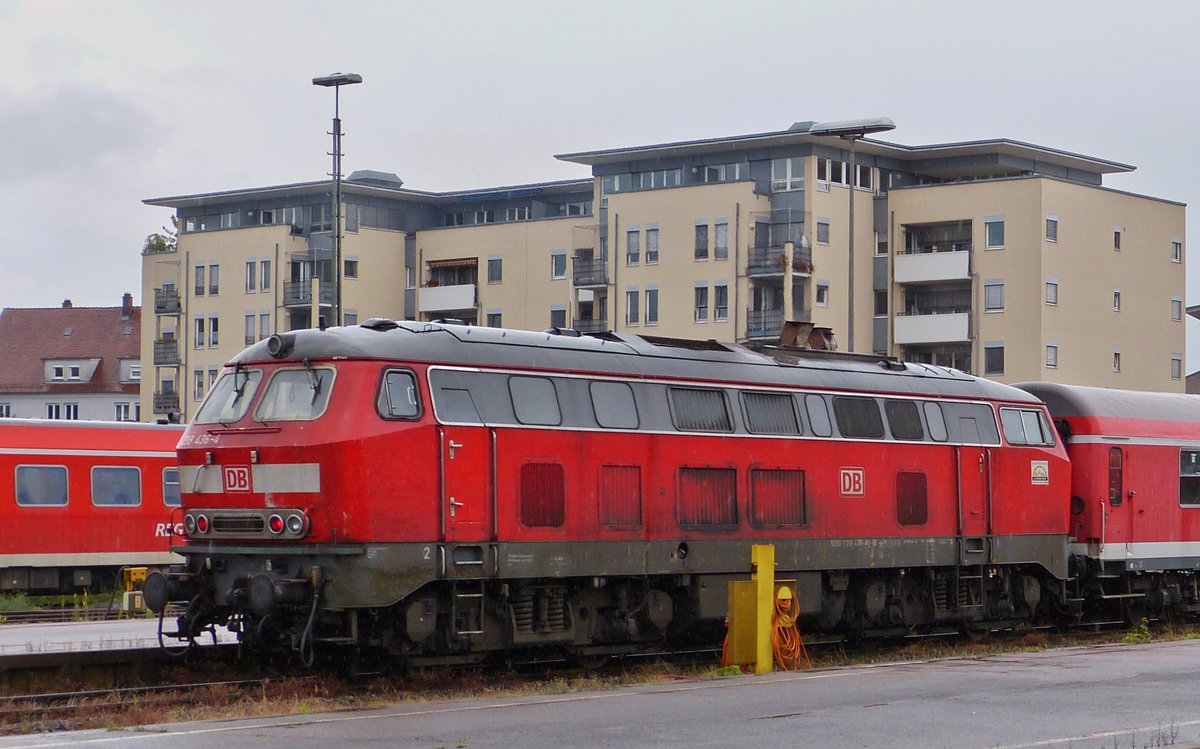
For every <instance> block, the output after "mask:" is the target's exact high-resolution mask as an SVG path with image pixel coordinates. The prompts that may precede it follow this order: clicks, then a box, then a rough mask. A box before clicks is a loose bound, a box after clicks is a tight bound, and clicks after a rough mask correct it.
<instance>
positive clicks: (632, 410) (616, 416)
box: [589, 381, 640, 429]
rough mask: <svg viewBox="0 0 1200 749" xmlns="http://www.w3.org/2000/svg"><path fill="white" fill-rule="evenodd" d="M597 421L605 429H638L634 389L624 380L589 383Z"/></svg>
mask: <svg viewBox="0 0 1200 749" xmlns="http://www.w3.org/2000/svg"><path fill="white" fill-rule="evenodd" d="M589 390H590V392H591V395H592V409H593V410H594V411H595V412H596V423H597V424H599V425H600V426H602V427H604V428H605V429H637V428H638V424H639V423H640V422H639V421H638V411H637V403H636V402H634V400H633V389H632V388H630V387H629V386H628V385H626V384H625V383H623V382H603V381H600V382H593V383H591V384H590V385H589Z"/></svg>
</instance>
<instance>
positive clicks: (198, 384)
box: [192, 369, 204, 400]
mask: <svg viewBox="0 0 1200 749" xmlns="http://www.w3.org/2000/svg"><path fill="white" fill-rule="evenodd" d="M203 398H204V370H203V369H197V370H195V371H194V372H192V399H193V400H202V399H203Z"/></svg>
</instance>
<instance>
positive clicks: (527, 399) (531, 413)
mask: <svg viewBox="0 0 1200 749" xmlns="http://www.w3.org/2000/svg"><path fill="white" fill-rule="evenodd" d="M508 393H509V395H510V396H512V402H513V413H514V414H516V417H517V421H519V422H521V423H522V424H541V425H544V426H558V425H559V424H561V423H562V412H561V411H560V410H559V408H558V393H556V392H555V390H554V383H553V382H551V381H550V380H548V379H546V378H545V377H510V378H508Z"/></svg>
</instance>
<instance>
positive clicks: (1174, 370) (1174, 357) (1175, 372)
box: [1171, 354, 1183, 380]
mask: <svg viewBox="0 0 1200 749" xmlns="http://www.w3.org/2000/svg"><path fill="white" fill-rule="evenodd" d="M1171 379H1172V380H1180V379H1183V357H1182V356H1180V355H1179V354H1171Z"/></svg>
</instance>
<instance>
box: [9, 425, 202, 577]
mask: <svg viewBox="0 0 1200 749" xmlns="http://www.w3.org/2000/svg"><path fill="white" fill-rule="evenodd" d="M182 433H183V428H182V427H177V426H160V425H153V424H136V423H124V422H122V423H117V422H93V421H46V420H25V419H0V590H4V591H35V592H57V591H69V590H73V589H78V588H89V587H93V586H95V585H99V584H111V583H112V582H113V580H114V578H115V575H116V573H117V570H118V569H119V568H120V567H123V566H158V567H164V568H165V567H167V566H168V565H170V564H171V563H173V562H178V561H179V557H178V556H175V555H173V554H171V553H170V550H169V545H170V535H171V534H170V530H171V528H172V524H171V523H172V521H171V513H172V512H173V511H175V512H178V510H177V508H178V506H179V476H178V469H177V468H176V458H175V445H176V443H177V442H178V441H179V437H180V436H181V435H182Z"/></svg>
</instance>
